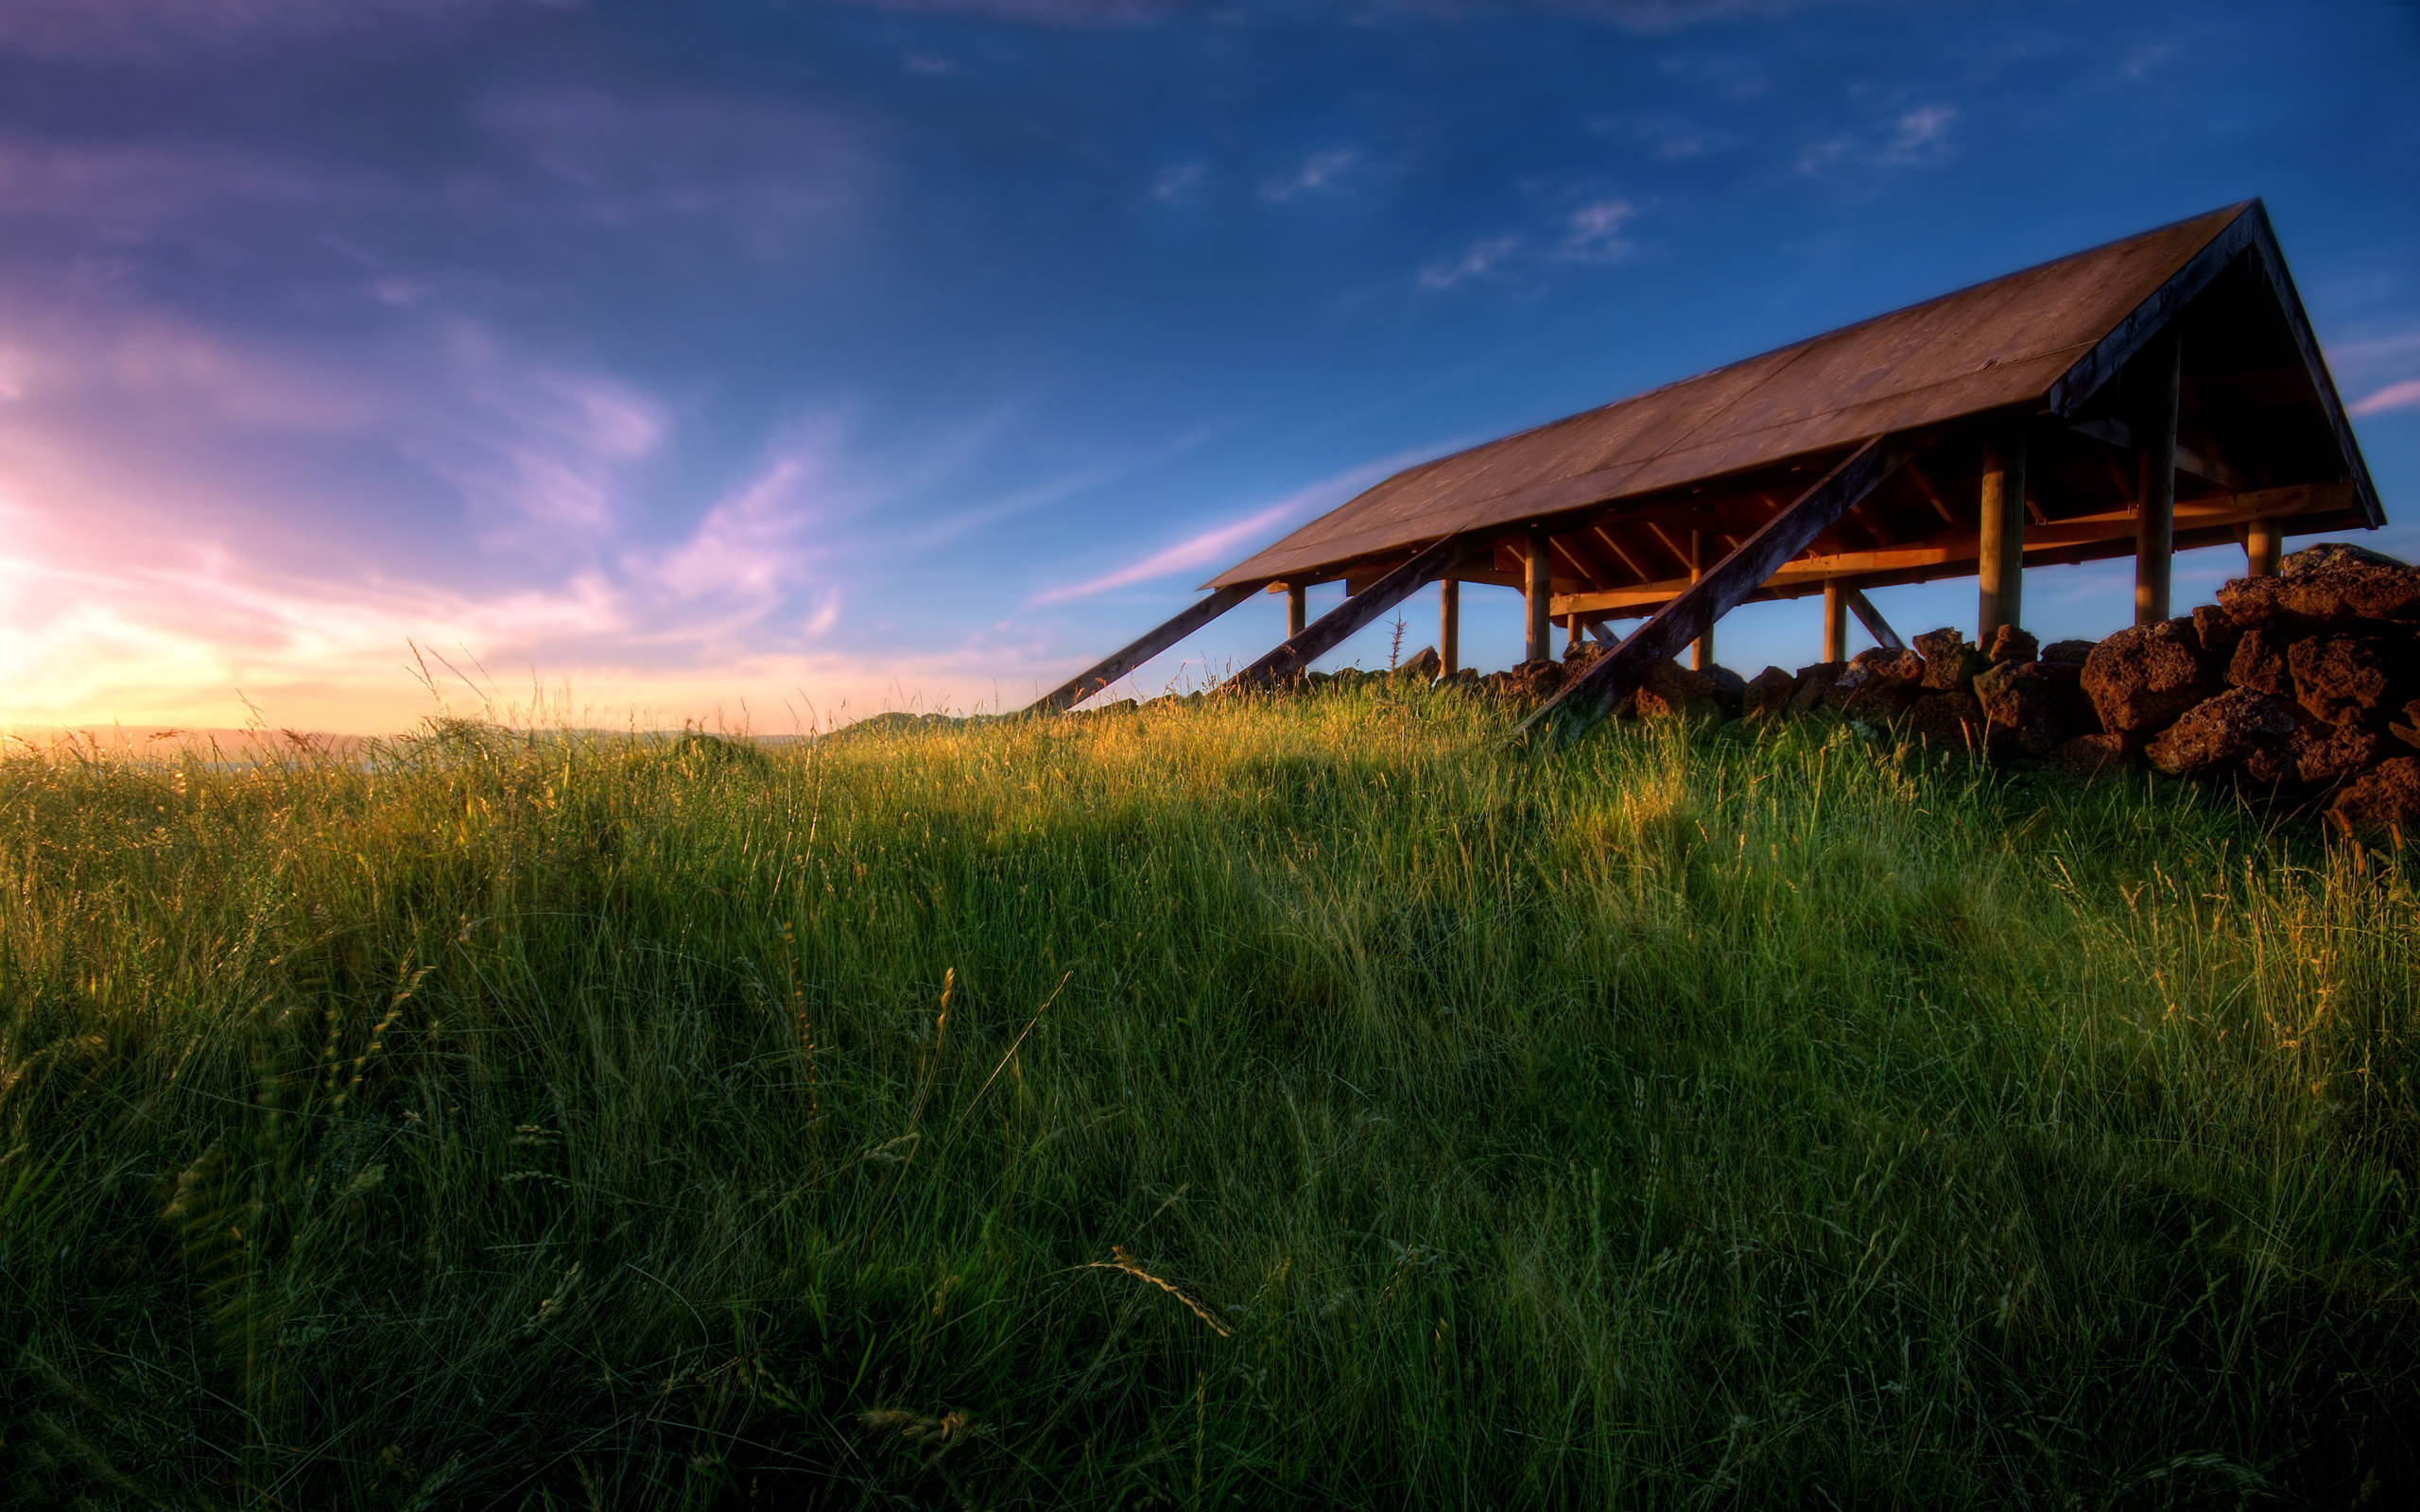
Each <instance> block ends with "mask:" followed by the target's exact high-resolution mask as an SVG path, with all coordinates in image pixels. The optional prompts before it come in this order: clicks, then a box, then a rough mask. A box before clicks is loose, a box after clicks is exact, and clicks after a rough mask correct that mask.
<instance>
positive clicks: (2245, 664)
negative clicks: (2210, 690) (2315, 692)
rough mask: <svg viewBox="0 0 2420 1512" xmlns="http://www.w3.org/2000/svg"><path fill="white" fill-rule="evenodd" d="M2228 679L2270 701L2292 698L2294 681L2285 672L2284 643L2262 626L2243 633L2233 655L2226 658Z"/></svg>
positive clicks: (2269, 629)
mask: <svg viewBox="0 0 2420 1512" xmlns="http://www.w3.org/2000/svg"><path fill="white" fill-rule="evenodd" d="M2227 680H2228V681H2229V682H2231V683H2234V684H2235V685H2236V686H2237V687H2238V688H2250V689H2251V690H2252V691H2253V692H2255V693H2265V694H2267V695H2268V696H2270V697H2272V698H2290V697H2292V696H2294V678H2293V674H2292V673H2290V672H2289V671H2287V670H2286V643H2285V642H2284V641H2282V640H2280V639H2279V638H2278V635H2277V632H2276V631H2275V630H2273V629H2272V628H2270V627H2267V626H2265V625H2263V626H2256V627H2253V628H2252V629H2249V630H2246V631H2244V632H2243V638H2242V639H2241V640H2239V641H2238V642H2236V646H2235V655H2234V656H2232V657H2230V658H2228V659H2227Z"/></svg>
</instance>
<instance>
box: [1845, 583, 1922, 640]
mask: <svg viewBox="0 0 2420 1512" xmlns="http://www.w3.org/2000/svg"><path fill="white" fill-rule="evenodd" d="M1848 601H1849V612H1850V613H1852V614H1854V615H1856V616H1857V622H1858V624H1859V625H1862V626H1864V627H1865V633H1866V634H1868V635H1871V636H1873V637H1874V644H1876V645H1878V646H1881V647H1883V648H1884V649H1885V650H1890V651H1904V650H1906V649H1907V648H1908V643H1907V642H1905V641H1903V640H1901V639H1899V632H1898V631H1896V630H1894V629H1893V628H1892V627H1891V622H1890V621H1889V620H1886V619H1884V618H1883V617H1882V611H1881V610H1878V609H1876V608H1875V607H1874V600H1872V599H1870V598H1868V597H1866V596H1865V594H1864V593H1860V592H1858V590H1857V589H1854V588H1852V589H1850V590H1849V592H1848Z"/></svg>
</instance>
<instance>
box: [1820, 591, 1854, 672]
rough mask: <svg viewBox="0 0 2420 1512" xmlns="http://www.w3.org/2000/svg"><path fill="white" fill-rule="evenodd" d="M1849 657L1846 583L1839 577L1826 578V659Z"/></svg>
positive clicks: (1830, 660) (1842, 660)
mask: <svg viewBox="0 0 2420 1512" xmlns="http://www.w3.org/2000/svg"><path fill="white" fill-rule="evenodd" d="M1848 659H1849V600H1848V589H1847V587H1846V585H1844V584H1843V583H1841V580H1840V579H1839V578H1837V577H1826V578H1824V661H1826V662H1845V661H1847V660H1848Z"/></svg>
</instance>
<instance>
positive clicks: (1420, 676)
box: [1395, 645, 1445, 682]
mask: <svg viewBox="0 0 2420 1512" xmlns="http://www.w3.org/2000/svg"><path fill="white" fill-rule="evenodd" d="M1444 669H1445V659H1444V658H1443V657H1441V656H1439V655H1438V654H1437V648H1436V647H1435V646H1433V645H1424V646H1422V647H1421V648H1420V649H1419V650H1417V651H1414V652H1413V653H1411V657H1410V659H1409V661H1407V662H1404V663H1403V664H1402V665H1401V666H1398V667H1396V668H1395V676H1396V677H1399V678H1402V679H1406V680H1408V681H1419V682H1433V681H1435V680H1436V678H1437V674H1438V673H1440V672H1442V671H1443V670H1444Z"/></svg>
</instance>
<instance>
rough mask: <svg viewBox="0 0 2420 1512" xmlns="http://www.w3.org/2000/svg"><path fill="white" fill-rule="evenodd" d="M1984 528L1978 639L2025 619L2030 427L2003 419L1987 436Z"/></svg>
mask: <svg viewBox="0 0 2420 1512" xmlns="http://www.w3.org/2000/svg"><path fill="white" fill-rule="evenodd" d="M1977 503H1978V506H1979V519H1980V521H1981V529H1980V530H1979V532H1978V535H1977V540H1976V558H1977V559H1976V564H1975V565H1976V578H1977V582H1976V593H1975V600H1976V602H1975V643H1976V644H1978V645H1989V644H1992V632H1993V631H1995V630H1997V629H1998V628H1999V627H2001V626H2003V625H2021V624H2023V623H2024V621H2023V618H2022V616H2023V613H2024V593H2025V431H2024V429H2023V428H2022V426H2021V425H2018V424H2008V423H2003V424H2002V425H2000V426H1998V427H1996V428H1995V429H1994V430H1993V431H1992V433H1991V434H1989V435H1987V436H1986V437H1985V438H1983V488H1982V497H1981V498H1980V499H1979V500H1978V501H1977Z"/></svg>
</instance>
